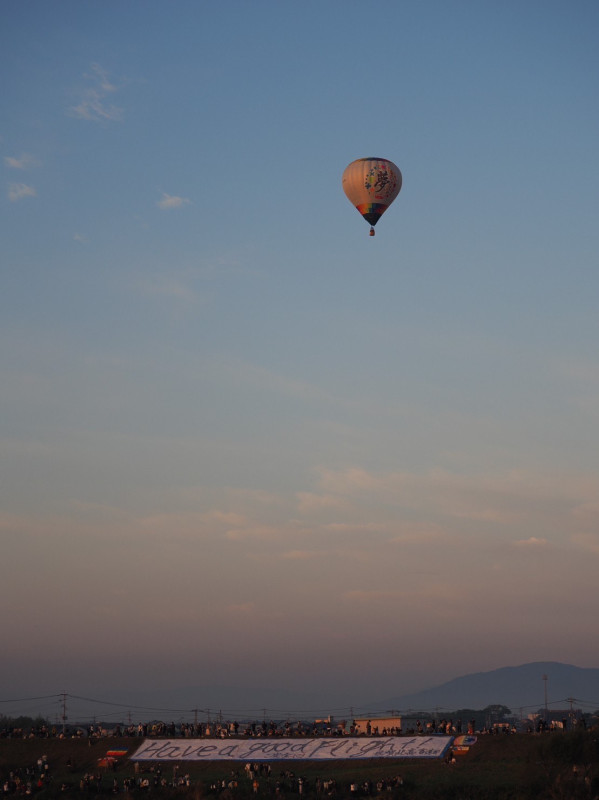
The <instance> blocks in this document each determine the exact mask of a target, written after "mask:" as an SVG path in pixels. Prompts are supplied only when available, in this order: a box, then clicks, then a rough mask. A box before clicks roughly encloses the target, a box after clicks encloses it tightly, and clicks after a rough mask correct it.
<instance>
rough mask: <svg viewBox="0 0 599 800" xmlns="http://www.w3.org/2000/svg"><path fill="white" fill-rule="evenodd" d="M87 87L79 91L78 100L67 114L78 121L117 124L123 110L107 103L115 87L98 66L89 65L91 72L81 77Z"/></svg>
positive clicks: (115, 89)
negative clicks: (85, 120)
mask: <svg viewBox="0 0 599 800" xmlns="http://www.w3.org/2000/svg"><path fill="white" fill-rule="evenodd" d="M83 77H84V78H85V80H86V82H87V85H86V86H85V87H84V88H83V89H82V90H81V91H80V100H79V102H78V103H77V104H76V105H74V106H70V108H69V109H68V113H69V114H70V116H72V117H77V118H78V119H87V120H92V121H95V122H118V121H119V120H121V119H122V117H123V109H122V108H119V107H118V106H116V105H114V104H113V103H111V102H110V101H109V97H110V95H112V94H113V93H114V92H116V91H117V87H116V86H115V84H114V83H113V82H112V81H111V80H110V78H109V76H108V72H107V71H106V70H105V69H103V68H102V67H101V66H100V65H99V64H92V65H91V72H90V73H86V74H85V75H84V76H83Z"/></svg>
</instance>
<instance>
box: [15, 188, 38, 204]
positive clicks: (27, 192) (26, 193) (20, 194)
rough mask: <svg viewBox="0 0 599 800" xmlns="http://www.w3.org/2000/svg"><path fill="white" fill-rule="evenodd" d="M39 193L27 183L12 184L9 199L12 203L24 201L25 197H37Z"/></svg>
mask: <svg viewBox="0 0 599 800" xmlns="http://www.w3.org/2000/svg"><path fill="white" fill-rule="evenodd" d="M36 196H37V192H36V190H35V189H34V188H33V186H28V185H27V184H26V183H11V184H10V185H9V187H8V199H9V200H10V202H11V203H16V202H17V201H18V200H23V199H24V198H25V197H36Z"/></svg>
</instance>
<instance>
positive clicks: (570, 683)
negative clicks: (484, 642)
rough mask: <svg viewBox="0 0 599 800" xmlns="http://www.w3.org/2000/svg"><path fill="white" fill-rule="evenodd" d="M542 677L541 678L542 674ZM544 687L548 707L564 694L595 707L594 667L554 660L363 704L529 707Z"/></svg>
mask: <svg viewBox="0 0 599 800" xmlns="http://www.w3.org/2000/svg"><path fill="white" fill-rule="evenodd" d="M544 675H545V676H547V680H546V681H545V680H543V676H544ZM545 688H546V689H547V704H548V706H549V708H557V707H560V708H561V707H563V708H567V707H568V705H569V704H568V702H566V701H567V700H568V699H569V698H573V699H574V700H576V701H578V702H580V701H583V702H584V703H585V704H587V703H588V704H590V705H593V704H594V705H593V707H592V708H590V707H589V708H586V709H585V710H587V711H591V710H592V711H594V710H596V709H599V669H594V668H584V667H575V666H572V665H571V664H560V663H559V662H556V661H537V662H533V663H530V664H522V665H521V666H518V667H501V668H500V669H495V670H491V671H490V672H476V673H474V674H472V675H464V676H462V677H460V678H454V679H453V680H451V681H448V682H447V683H443V684H441V685H440V686H436V687H435V688H433V689H426V690H424V691H421V692H416V693H414V694H406V695H400V696H396V697H392V698H390V699H388V700H383V701H376V702H373V703H370V704H369V706H368V707H369V708H371V709H372V710H373V711H390V710H392V709H397V710H400V711H404V712H405V711H407V710H409V709H413V710H417V711H427V710H435V709H437V708H438V709H439V710H441V709H447V710H456V709H459V708H472V709H482V708H486V707H487V706H489V705H496V704H499V705H504V706H508V708H510V709H511V710H512V711H513V712H514V713H516V712H517V711H518V710H519V709H523V710H524V711H526V712H528V711H535V710H537V709H539V708H543V707H544V705H545Z"/></svg>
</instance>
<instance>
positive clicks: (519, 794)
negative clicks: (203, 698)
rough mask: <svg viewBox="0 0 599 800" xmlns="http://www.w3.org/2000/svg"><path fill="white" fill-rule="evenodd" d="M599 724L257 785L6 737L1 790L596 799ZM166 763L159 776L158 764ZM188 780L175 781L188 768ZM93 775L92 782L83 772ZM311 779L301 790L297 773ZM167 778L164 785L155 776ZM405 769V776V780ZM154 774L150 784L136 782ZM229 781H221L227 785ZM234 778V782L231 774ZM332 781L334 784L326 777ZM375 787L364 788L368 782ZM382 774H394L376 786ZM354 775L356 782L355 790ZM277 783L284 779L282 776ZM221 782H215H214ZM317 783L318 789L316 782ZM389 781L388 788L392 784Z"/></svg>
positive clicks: (277, 767)
mask: <svg viewBox="0 0 599 800" xmlns="http://www.w3.org/2000/svg"><path fill="white" fill-rule="evenodd" d="M598 739H599V732H597V731H576V732H573V733H547V734H543V735H540V736H539V735H534V734H533V735H531V734H515V735H499V736H479V737H478V741H477V743H476V744H475V745H474V746H473V747H472V748H471V749H470V751H469V752H468V753H466V754H463V755H460V756H458V757H457V759H456V763H455V764H447V763H446V762H445V761H444V760H437V759H434V760H428V759H427V760H416V759H412V760H403V759H402V760H401V761H400V760H390V759H379V760H371V761H370V760H369V761H362V760H360V761H326V762H323V761H320V762H307V761H304V762H295V761H294V762H289V761H288V762H271V774H270V777H269V778H268V779H267V778H266V777H263V776H259V777H258V781H259V787H258V792H257V794H255V793H253V789H252V782H251V781H250V780H249V779H248V778H247V777H246V775H245V772H244V768H243V767H244V765H243V763H239V762H224V761H220V762H184V763H180V764H178V765H173V764H172V763H170V764H162V765H157V764H156V765H154V764H152V765H151V764H150V763H148V762H142V763H140V764H139V766H138V767H137V768H136V766H135V762H132V761H130V758H129V757H130V756H131V755H132V754H133V753H134V752H135V751H136V750H137V748H138V747H139V746H140V744H141V742H142V741H143V740H142V739H131V738H122V739H121V738H112V737H111V738H108V739H52V738H50V739H0V778H1V782H2V786H0V789H1V788H2V787H3V786H4V784H5V782H6V781H7V780H9V779H10V773H11V771H12V773H13V776H12V777H13V780H14V779H15V778H17V777H19V778H20V779H21V785H20V786H19V787H15V786H14V784H13V783H11V784H10V785H9V789H10V791H9V792H6V790H5V791H4V796H8V797H10V796H12V795H15V796H22V795H23V794H25V793H26V790H25V787H26V785H27V782H30V783H31V784H32V790H31V793H32V794H35V796H36V797H38V798H40V800H41V798H53V797H58V796H60V797H88V798H92V797H100V796H104V797H106V796H108V795H110V794H113V786H114V784H115V783H116V786H117V787H118V789H119V794H122V793H124V782H125V780H126V779H128V778H129V779H131V788H130V790H129V791H128V792H126V793H125V794H126V796H135V797H139V796H141V795H145V794H149V795H150V796H151V797H154V798H162V797H165V798H171V797H173V798H174V797H178V798H186V797H190V798H202V797H215V798H216V797H220V798H221V799H222V800H228V799H229V798H231V799H232V798H243V797H256V796H258V797H286V798H295V797H300V796H301V797H304V798H317V797H318V798H327V797H336V798H346V797H347V798H349V797H366V796H371V797H385V798H389V800H393V798H406V800H408V798H409V800H545V798H546V799H547V800H579V798H580V800H583V799H584V800H595V799H596V798H599V745H598ZM109 749H123V750H127V755H126V756H124V757H122V758H120V759H119V761H118V763H117V764H116V765H115V768H113V767H99V766H98V762H99V759H100V758H101V757H102V756H104V755H105V754H106V751H107V750H109ZM42 757H45V758H46V760H47V763H48V769H47V770H44V768H43V767H42V769H41V771H42V772H45V773H46V775H47V777H46V780H45V781H44V783H43V785H42V786H40V787H39V788H38V786H37V782H38V776H39V774H40V768H39V766H38V759H41V758H42ZM158 766H160V767H161V774H160V776H158V775H157V772H156V769H157V767H158ZM186 774H188V775H189V783H190V785H189V786H187V785H183V786H173V783H178V781H179V780H181V779H182V778H183V776H184V775H186ZM86 775H87V776H95V777H93V778H92V779H89V778H88V780H87V781H86V780H85V777H84V776H86ZM299 776H302V777H303V778H304V784H303V787H302V789H303V793H302V794H301V795H300V794H299V786H298V782H297V779H298V777H299ZM157 778H160V780H162V779H164V781H166V783H167V784H168V785H167V786H164V787H161V786H159V785H155V783H159V782H160V780H156V779H157ZM398 778H401V782H400V781H399V780H398ZM140 779H141V780H143V779H147V780H148V784H149V786H148V788H145V789H142V788H139V786H138V783H139V781H140ZM223 781H224V787H223ZM232 781H233V782H235V783H236V784H237V785H236V786H231V787H229V786H228V784H229V783H230V782H232ZM330 781H334V782H335V783H334V785H331V784H329V786H328V787H327V788H325V787H324V786H323V784H324V782H327V783H328V782H330ZM367 781H370V782H371V784H372V786H371V788H370V789H369V791H368V792H367V791H366V789H365V788H364V784H365V782H367ZM379 781H385V782H387V784H386V785H384V786H383V788H381V789H377V783H379ZM352 783H357V784H358V786H359V790H358V791H357V792H356V791H354V792H352V791H350V785H351V784H352ZM277 784H278V785H277ZM215 786H216V788H214V787H215ZM318 787H319V788H318ZM387 787H388V788H387Z"/></svg>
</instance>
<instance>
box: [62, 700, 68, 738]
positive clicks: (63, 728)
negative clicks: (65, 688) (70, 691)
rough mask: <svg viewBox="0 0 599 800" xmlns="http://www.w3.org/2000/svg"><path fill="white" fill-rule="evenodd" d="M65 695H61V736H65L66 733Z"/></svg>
mask: <svg viewBox="0 0 599 800" xmlns="http://www.w3.org/2000/svg"><path fill="white" fill-rule="evenodd" d="M67 719H68V717H67V693H66V692H63V693H62V735H63V736H66V733H67Z"/></svg>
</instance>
